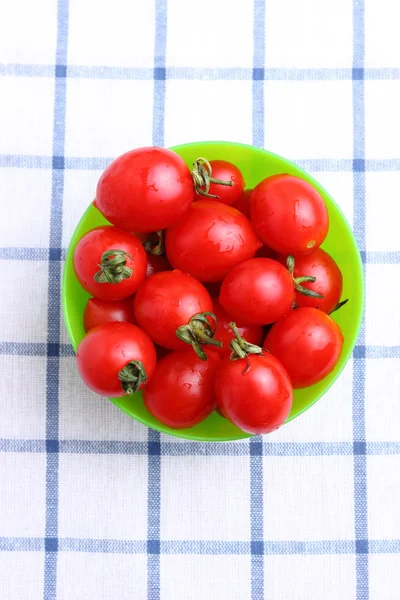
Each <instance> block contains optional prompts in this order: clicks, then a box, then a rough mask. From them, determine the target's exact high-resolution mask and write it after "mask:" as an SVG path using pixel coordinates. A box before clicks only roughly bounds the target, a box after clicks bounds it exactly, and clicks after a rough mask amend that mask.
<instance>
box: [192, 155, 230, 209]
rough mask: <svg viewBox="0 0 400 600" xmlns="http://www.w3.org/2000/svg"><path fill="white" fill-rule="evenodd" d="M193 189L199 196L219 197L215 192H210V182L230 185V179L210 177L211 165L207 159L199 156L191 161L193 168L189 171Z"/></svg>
mask: <svg viewBox="0 0 400 600" xmlns="http://www.w3.org/2000/svg"><path fill="white" fill-rule="evenodd" d="M191 173H192V178H193V183H194V189H195V191H196V194H199V195H200V196H206V197H207V198H217V199H218V198H219V197H220V196H217V195H215V194H210V193H209V191H210V185H211V183H218V184H219V185H227V186H230V187H232V185H233V182H232V181H224V180H223V179H215V178H214V177H212V167H211V165H210V163H209V162H208V160H207V159H205V158H202V157H199V158H197V159H196V160H195V161H194V163H193V170H192V171H191Z"/></svg>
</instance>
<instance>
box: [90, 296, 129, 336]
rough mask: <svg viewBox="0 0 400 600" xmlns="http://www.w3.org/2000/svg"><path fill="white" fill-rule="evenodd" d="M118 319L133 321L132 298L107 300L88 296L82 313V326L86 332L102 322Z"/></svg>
mask: <svg viewBox="0 0 400 600" xmlns="http://www.w3.org/2000/svg"><path fill="white" fill-rule="evenodd" d="M120 321H124V322H127V323H134V322H135V317H134V316H133V298H124V300H108V301H107V300H99V299H98V298H89V300H88V301H87V304H86V306H85V311H84V313H83V326H84V328H85V331H86V332H88V331H90V330H91V329H93V327H97V326H98V325H103V324H104V323H115V322H120Z"/></svg>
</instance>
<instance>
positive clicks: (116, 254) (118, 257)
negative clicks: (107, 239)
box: [93, 250, 133, 285]
mask: <svg viewBox="0 0 400 600" xmlns="http://www.w3.org/2000/svg"><path fill="white" fill-rule="evenodd" d="M127 258H130V259H131V260H133V259H132V256H131V255H130V254H128V253H127V252H125V251H124V250H107V251H106V252H103V254H102V255H101V263H100V264H99V267H100V271H97V273H95V275H94V277H93V279H94V280H95V282H96V283H111V284H112V285H115V284H117V283H121V281H123V280H124V279H129V277H130V276H131V275H132V273H133V271H132V269H130V268H129V267H127V266H126V262H127V260H126V259H127Z"/></svg>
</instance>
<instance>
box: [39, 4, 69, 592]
mask: <svg viewBox="0 0 400 600" xmlns="http://www.w3.org/2000/svg"><path fill="white" fill-rule="evenodd" d="M67 47H68V0H58V3H57V44H56V65H65V64H66V62H67ZM65 75H66V71H65V69H60V68H59V67H57V66H56V67H55V91H54V117H53V157H54V156H56V157H58V156H61V157H63V156H64V146H65V112H66V85H67V79H66V77H65ZM52 167H53V169H52V197H51V210H50V248H60V247H61V241H62V208H63V194H64V171H63V170H62V169H60V168H59V161H55V160H54V159H53V160H52ZM60 279H61V263H60V261H54V260H50V261H49V287H48V314H47V317H48V336H47V339H48V348H49V350H50V351H49V352H48V355H47V376H46V448H47V454H46V527H45V536H46V540H45V560H44V600H55V598H56V596H57V551H58V469H59V455H58V418H59V415H58V402H59V395H58V391H59V390H58V388H59V351H58V353H57V352H56V351H55V350H56V349H57V348H59V344H60Z"/></svg>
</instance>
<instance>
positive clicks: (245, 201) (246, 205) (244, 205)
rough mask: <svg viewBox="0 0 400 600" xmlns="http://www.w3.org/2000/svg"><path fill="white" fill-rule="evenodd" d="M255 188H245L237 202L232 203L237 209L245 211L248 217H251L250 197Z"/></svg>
mask: <svg viewBox="0 0 400 600" xmlns="http://www.w3.org/2000/svg"><path fill="white" fill-rule="evenodd" d="M252 193H253V190H252V189H251V190H244V191H243V192H242V194H241V196H240V197H239V199H238V200H236V202H234V204H233V205H232V206H233V207H234V208H236V210H238V211H239V212H241V213H243V214H244V215H245V216H246V217H247V218H248V219H250V216H251V213H250V198H251V194H252Z"/></svg>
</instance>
